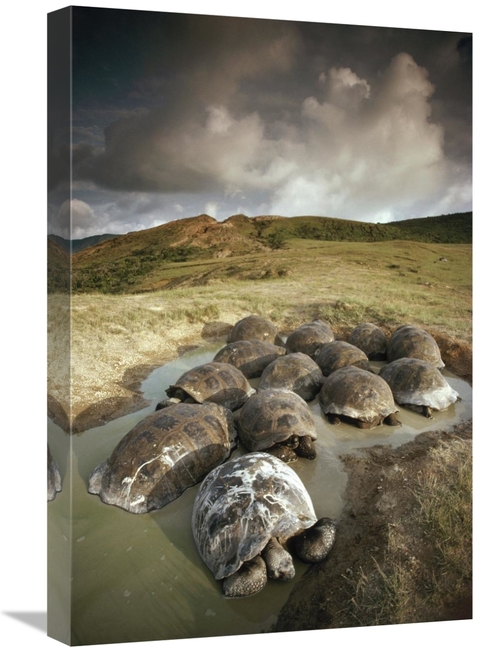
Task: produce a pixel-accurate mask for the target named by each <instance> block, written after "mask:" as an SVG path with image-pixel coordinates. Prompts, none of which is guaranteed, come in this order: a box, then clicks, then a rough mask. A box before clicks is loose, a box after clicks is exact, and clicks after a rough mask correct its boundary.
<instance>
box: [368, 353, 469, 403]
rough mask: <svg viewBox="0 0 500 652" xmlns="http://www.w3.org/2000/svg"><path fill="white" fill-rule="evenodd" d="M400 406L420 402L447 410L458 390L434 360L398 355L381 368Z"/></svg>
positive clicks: (456, 397) (456, 396) (454, 399)
mask: <svg viewBox="0 0 500 652" xmlns="http://www.w3.org/2000/svg"><path fill="white" fill-rule="evenodd" d="M380 377H381V378H383V379H384V380H385V381H386V382H387V383H388V384H389V387H390V388H391V390H392V393H393V395H394V400H395V401H396V403H399V404H400V405H417V406H418V405H421V406H426V407H430V408H432V409H433V410H446V408H448V407H449V406H450V405H451V404H452V403H455V401H456V400H457V399H458V392H456V391H455V390H454V389H453V388H452V387H451V386H450V384H449V383H448V381H447V380H446V379H445V378H444V376H443V375H442V374H441V372H440V371H439V369H437V367H435V366H434V365H433V364H432V362H427V361H426V360H418V359H417V358H399V359H398V360H394V361H393V362H390V363H389V364H388V365H385V367H382V369H381V370H380Z"/></svg>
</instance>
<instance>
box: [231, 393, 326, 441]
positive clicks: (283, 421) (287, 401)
mask: <svg viewBox="0 0 500 652" xmlns="http://www.w3.org/2000/svg"><path fill="white" fill-rule="evenodd" d="M236 427H237V429H238V434H239V436H240V440H241V442H242V443H243V445H244V446H245V447H246V448H247V449H248V450H249V451H262V450H266V449H268V448H271V447H272V446H274V444H277V443H279V442H284V441H286V440H287V439H289V438H290V437H292V436H294V435H295V436H297V437H306V436H309V437H311V439H316V438H317V434H316V427H315V425H314V419H313V416H312V414H311V411H310V410H309V406H308V405H307V403H306V402H305V401H304V399H302V398H301V397H300V396H299V395H298V394H296V393H295V392H292V391H291V390H288V389H265V390H263V391H259V392H257V394H254V396H252V397H251V398H249V399H248V401H247V402H246V403H245V405H244V406H243V407H242V408H241V412H240V414H239V416H238V420H237V423H236Z"/></svg>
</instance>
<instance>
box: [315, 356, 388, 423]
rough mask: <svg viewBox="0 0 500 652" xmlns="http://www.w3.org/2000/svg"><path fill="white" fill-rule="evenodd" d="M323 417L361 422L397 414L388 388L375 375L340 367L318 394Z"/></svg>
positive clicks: (329, 377)
mask: <svg viewBox="0 0 500 652" xmlns="http://www.w3.org/2000/svg"><path fill="white" fill-rule="evenodd" d="M319 402H320V406H321V409H322V410H323V412H324V413H325V414H332V415H340V416H344V417H349V418H351V419H356V420H359V421H364V422H371V421H373V420H378V419H380V420H382V419H384V418H385V417H387V416H389V415H390V414H393V413H394V412H397V407H396V406H395V404H394V398H393V395H392V392H391V388H390V387H389V385H388V384H387V383H386V381H385V380H384V379H383V378H381V377H380V376H377V375H376V374H374V373H372V372H370V371H366V370H365V369H359V368H358V367H352V366H349V367H341V368H340V369H337V371H334V372H333V373H332V374H330V375H329V376H328V378H327V379H326V380H325V382H324V383H323V387H322V388H321V392H320V394H319Z"/></svg>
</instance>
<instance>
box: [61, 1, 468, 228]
mask: <svg viewBox="0 0 500 652" xmlns="http://www.w3.org/2000/svg"><path fill="white" fill-rule="evenodd" d="M73 12H74V14H73V30H74V31H73V46H74V50H73V129H72V138H73V199H72V201H71V204H70V203H69V202H67V201H66V202H64V201H61V193H60V192H58V188H57V184H54V185H53V186H52V188H51V192H50V195H49V231H50V232H53V233H58V234H59V235H63V236H65V237H69V231H68V228H67V224H68V215H69V213H70V211H71V215H72V224H73V237H74V238H81V237H85V236H87V235H94V234H99V233H125V232H128V231H132V230H137V229H143V228H149V227H152V226H157V225H159V224H162V223H164V222H167V221H170V220H174V219H179V218H182V217H190V216H193V215H198V214H200V213H208V214H209V215H211V216H213V217H215V218H216V219H219V220H223V219H226V218H227V217H229V216H230V215H233V214H235V213H244V214H246V215H249V216H252V215H261V214H279V215H284V216H292V215H324V216H331V217H340V218H344V219H353V220H363V221H371V222H388V221H392V220H398V219H405V218H411V217H422V216H427V215H440V214H446V213H453V212H458V211H466V210H471V208H472V189H471V185H472V170H471V166H472V162H471V157H472V39H471V35H470V34H467V33H456V32H442V31H426V30H410V29H396V28H382V27H360V26H346V25H335V24H322V23H311V22H309V23H306V22H291V21H278V20H264V19H260V20H259V19H243V18H224V17H211V16H196V15H182V14H173V13H158V12H143V11H127V10H124V11H119V10H105V9H89V8H76V7H75V8H73Z"/></svg>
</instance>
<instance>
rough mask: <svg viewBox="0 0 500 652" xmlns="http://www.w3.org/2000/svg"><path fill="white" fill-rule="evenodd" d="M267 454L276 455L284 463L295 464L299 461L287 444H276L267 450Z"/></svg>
mask: <svg viewBox="0 0 500 652" xmlns="http://www.w3.org/2000/svg"><path fill="white" fill-rule="evenodd" d="M266 453H269V454H270V455H274V457H277V458H279V459H280V460H281V461H282V462H295V461H296V460H297V453H296V452H295V451H294V450H292V449H291V448H289V447H288V446H286V445H285V444H275V445H274V446H271V448H268V449H267V450H266Z"/></svg>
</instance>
